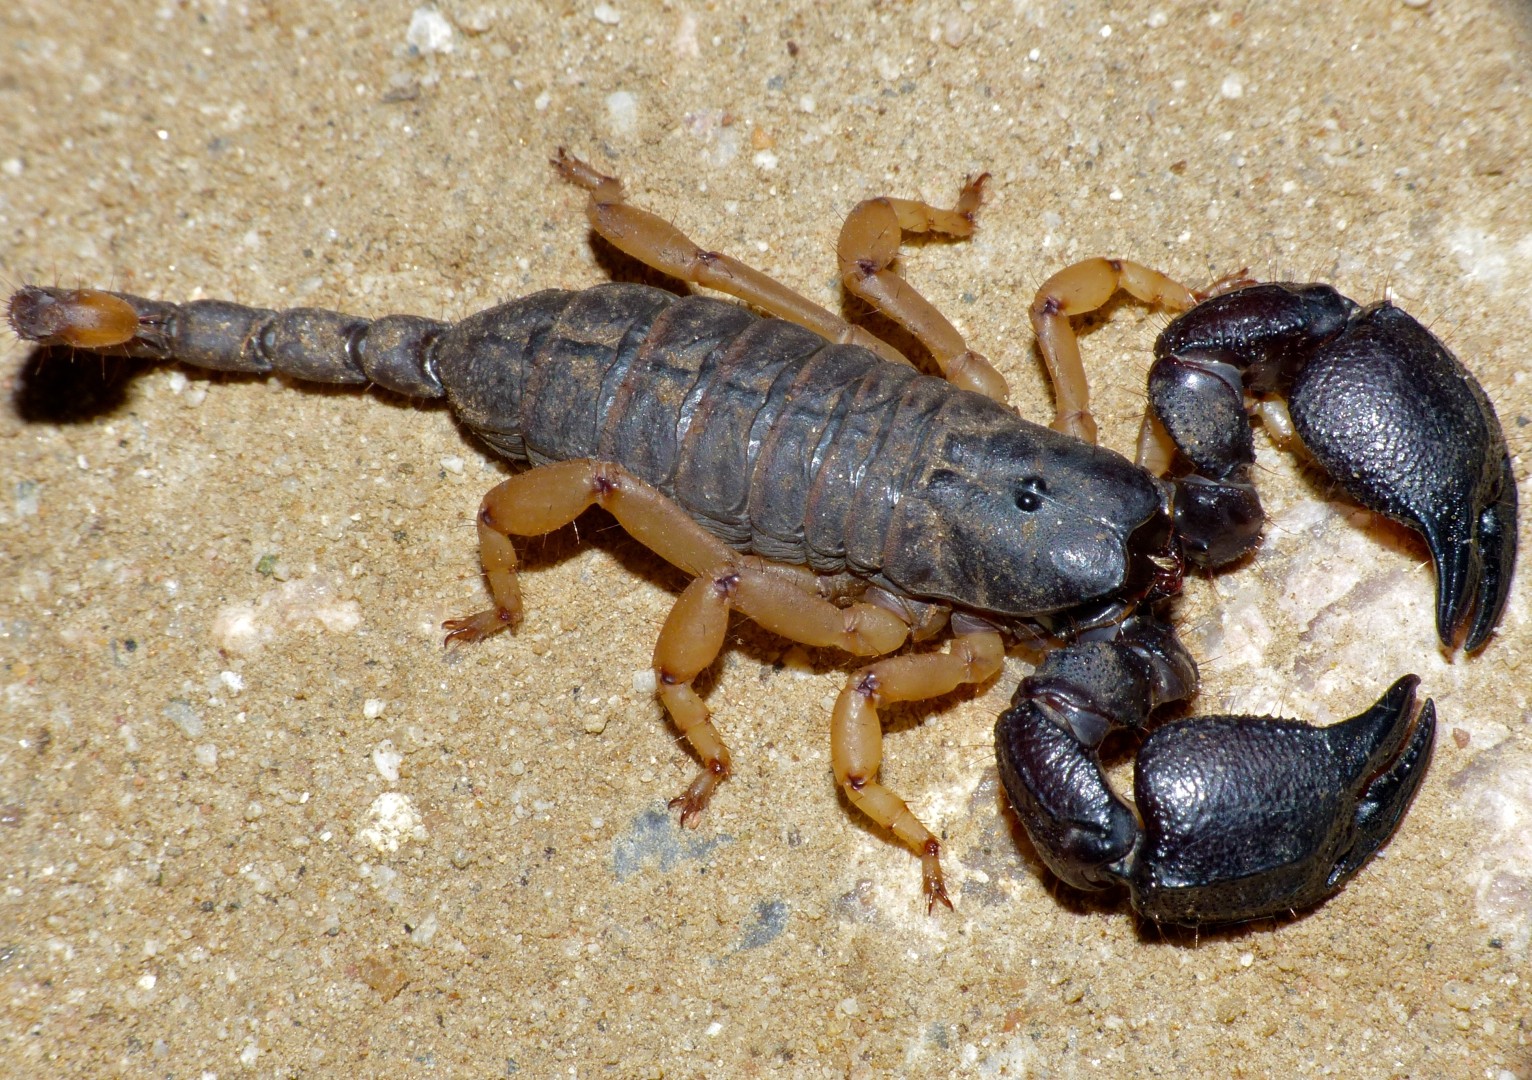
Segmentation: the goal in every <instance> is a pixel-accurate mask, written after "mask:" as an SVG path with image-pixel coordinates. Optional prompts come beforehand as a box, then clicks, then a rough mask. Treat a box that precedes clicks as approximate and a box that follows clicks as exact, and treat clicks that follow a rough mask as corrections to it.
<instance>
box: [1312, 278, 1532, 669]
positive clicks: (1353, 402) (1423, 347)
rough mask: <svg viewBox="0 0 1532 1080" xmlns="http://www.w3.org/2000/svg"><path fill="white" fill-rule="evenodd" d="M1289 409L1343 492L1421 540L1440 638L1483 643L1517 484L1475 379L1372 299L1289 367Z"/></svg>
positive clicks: (1507, 570) (1505, 579)
mask: <svg viewBox="0 0 1532 1080" xmlns="http://www.w3.org/2000/svg"><path fill="white" fill-rule="evenodd" d="M1289 411H1290V412H1291V414H1292V418H1293V426H1294V429H1295V430H1296V431H1297V433H1298V436H1299V437H1300V438H1301V439H1302V440H1303V443H1304V445H1305V446H1307V447H1308V449H1309V451H1310V452H1311V453H1312V454H1313V455H1314V457H1315V459H1317V460H1318V461H1319V463H1320V464H1321V465H1323V466H1324V467H1325V469H1326V470H1327V471H1328V472H1329V473H1330V475H1331V476H1332V477H1334V478H1335V480H1336V482H1337V483H1339V484H1340V485H1341V487H1343V488H1344V489H1345V490H1346V492H1347V493H1348V494H1349V495H1351V497H1352V498H1354V499H1356V500H1357V501H1358V502H1360V503H1361V504H1362V505H1363V506H1365V507H1367V508H1368V509H1370V510H1374V511H1376V512H1378V513H1381V514H1384V515H1385V516H1387V517H1390V518H1392V519H1393V520H1395V521H1398V522H1400V523H1402V524H1404V525H1407V526H1409V527H1411V528H1413V529H1415V530H1416V531H1417V532H1419V533H1420V534H1421V535H1422V536H1423V537H1424V538H1425V541H1426V546H1427V547H1428V548H1429V549H1430V551H1431V557H1432V560H1433V562H1435V564H1436V572H1437V604H1436V629H1437V634H1438V635H1439V636H1440V638H1441V640H1442V643H1443V644H1444V645H1446V646H1447V647H1448V648H1452V647H1454V646H1455V645H1456V644H1457V642H1458V641H1459V640H1460V639H1465V645H1466V646H1467V648H1469V649H1476V648H1478V647H1479V646H1480V645H1482V644H1483V643H1484V642H1485V640H1487V639H1488V637H1489V635H1490V633H1491V632H1492V631H1493V630H1494V628H1495V626H1496V624H1497V623H1498V622H1499V620H1500V616H1501V613H1502V612H1503V610H1504V607H1505V598H1506V592H1507V590H1508V588H1509V583H1510V575H1511V569H1512V567H1513V565H1514V563H1515V559H1516V550H1515V549H1516V541H1515V537H1516V488H1515V477H1514V476H1512V475H1511V471H1510V461H1509V458H1508V457H1507V453H1506V445H1505V435H1504V432H1503V431H1502V430H1501V427H1500V421H1499V419H1498V418H1497V417H1496V415H1495V410H1494V407H1493V406H1492V405H1491V404H1490V402H1489V398H1488V397H1487V396H1486V395H1485V393H1484V390H1483V388H1481V387H1480V386H1479V384H1478V382H1477V381H1476V380H1475V379H1474V377H1473V376H1472V375H1471V374H1469V372H1468V370H1467V369H1466V368H1464V367H1463V365H1462V364H1461V363H1459V362H1458V360H1457V358H1456V357H1454V356H1453V355H1452V353H1451V352H1449V351H1448V350H1447V348H1446V347H1445V346H1444V345H1443V344H1442V343H1441V342H1440V341H1438V340H1437V338H1436V337H1435V336H1434V335H1433V334H1432V333H1431V332H1430V331H1429V330H1427V329H1426V328H1425V327H1424V326H1422V325H1421V324H1420V323H1419V322H1417V321H1416V320H1415V319H1414V318H1412V317H1411V316H1410V315H1408V314H1406V313H1405V312H1403V311H1401V310H1400V309H1398V308H1396V307H1393V306H1392V305H1390V304H1387V303H1383V304H1376V305H1374V306H1372V307H1369V308H1366V309H1364V310H1362V311H1360V312H1358V313H1357V314H1356V315H1355V316H1354V318H1353V319H1352V322H1351V325H1350V326H1349V327H1348V328H1347V329H1346V331H1345V332H1344V333H1343V334H1341V335H1340V336H1338V337H1337V338H1336V339H1335V340H1334V341H1331V342H1329V343H1327V344H1326V345H1325V346H1324V347H1322V348H1321V349H1320V350H1319V351H1317V352H1316V353H1315V355H1314V356H1313V357H1312V358H1311V359H1310V361H1309V362H1308V364H1307V366H1305V367H1304V368H1303V370H1302V371H1301V372H1299V373H1298V375H1297V377H1296V378H1295V380H1294V383H1293V387H1292V393H1291V396H1290V399H1289Z"/></svg>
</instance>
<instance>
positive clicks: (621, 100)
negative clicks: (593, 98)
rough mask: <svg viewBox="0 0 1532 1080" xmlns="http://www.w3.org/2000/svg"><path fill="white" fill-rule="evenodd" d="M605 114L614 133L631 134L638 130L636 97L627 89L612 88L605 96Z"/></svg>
mask: <svg viewBox="0 0 1532 1080" xmlns="http://www.w3.org/2000/svg"><path fill="white" fill-rule="evenodd" d="M606 116H607V119H608V120H609V121H610V122H611V125H612V133H613V134H615V135H631V134H633V132H635V131H637V130H638V98H637V97H635V96H634V95H633V94H632V93H630V92H628V91H627V90H614V91H612V93H610V94H608V95H607V96H606Z"/></svg>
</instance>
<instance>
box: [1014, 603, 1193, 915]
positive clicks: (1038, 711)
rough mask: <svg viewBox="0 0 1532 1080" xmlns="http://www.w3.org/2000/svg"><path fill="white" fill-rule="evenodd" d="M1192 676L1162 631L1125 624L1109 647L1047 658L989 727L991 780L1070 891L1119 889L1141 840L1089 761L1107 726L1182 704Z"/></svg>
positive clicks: (1145, 623) (1086, 644) (1074, 648)
mask: <svg viewBox="0 0 1532 1080" xmlns="http://www.w3.org/2000/svg"><path fill="white" fill-rule="evenodd" d="M1196 682H1197V668H1196V665H1195V664H1194V663H1193V662H1192V660H1191V657H1190V656H1188V655H1187V654H1186V650H1185V649H1184V648H1182V646H1181V644H1180V642H1179V641H1177V640H1176V639H1175V637H1174V636H1173V635H1172V634H1170V633H1169V630H1168V628H1167V627H1164V626H1163V625H1162V624H1159V623H1156V622H1153V621H1151V620H1134V621H1131V622H1130V623H1129V624H1128V625H1127V627H1126V630H1125V632H1124V633H1123V634H1122V635H1121V636H1120V637H1119V638H1118V639H1117V640H1115V641H1081V642H1077V643H1075V644H1073V645H1069V646H1067V647H1065V648H1062V649H1057V650H1055V651H1053V652H1051V653H1049V654H1048V656H1047V657H1046V658H1045V659H1044V660H1043V662H1042V664H1040V665H1039V666H1038V669H1037V671H1035V672H1034V673H1033V674H1032V676H1031V677H1030V678H1027V679H1025V680H1023V682H1022V684H1021V686H1020V687H1019V688H1017V691H1016V696H1015V697H1014V698H1013V699H1012V705H1011V708H1009V709H1007V710H1006V711H1005V712H1004V713H1002V714H1001V716H1000V719H999V721H998V722H997V724H996V725H995V749H996V755H997V758H998V760H999V765H1000V779H1001V781H1002V783H1003V784H1004V785H1005V790H1006V794H1007V796H1008V797H1009V799H1010V801H1011V805H1012V807H1014V808H1015V810H1016V815H1017V817H1018V818H1019V819H1020V820H1021V823H1022V825H1023V826H1024V827H1025V828H1026V830H1027V835H1028V836H1030V837H1031V838H1032V843H1033V845H1034V846H1035V847H1036V848H1037V852H1038V854H1039V855H1040V856H1041V857H1042V860H1043V862H1045V863H1046V864H1047V865H1048V868H1049V869H1050V870H1052V871H1053V872H1054V873H1055V874H1056V875H1058V877H1059V878H1060V879H1061V880H1063V881H1065V882H1067V883H1068V884H1070V885H1073V886H1074V887H1075V888H1077V889H1102V888H1107V887H1109V886H1111V885H1116V884H1121V883H1122V882H1123V880H1124V873H1125V871H1124V868H1125V867H1127V866H1128V865H1129V864H1130V863H1131V861H1132V860H1133V858H1134V852H1135V851H1136V849H1137V848H1138V846H1139V844H1140V842H1141V840H1142V830H1141V829H1140V827H1139V823H1138V818H1137V817H1136V816H1135V815H1134V813H1133V811H1132V810H1131V809H1130V808H1129V807H1128V805H1127V804H1126V803H1124V802H1123V801H1122V799H1120V798H1119V797H1118V796H1117V794H1116V793H1115V792H1113V791H1112V789H1111V786H1110V785H1109V784H1108V783H1107V781H1106V777H1105V775H1104V774H1103V773H1102V771H1101V763H1100V761H1099V760H1098V758H1097V751H1098V750H1099V748H1100V746H1101V743H1102V741H1103V740H1104V739H1105V738H1106V736H1107V734H1108V733H1109V732H1110V731H1112V730H1113V729H1115V728H1136V727H1139V726H1140V725H1142V723H1143V722H1144V719H1145V718H1146V717H1147V715H1148V714H1149V712H1150V710H1152V709H1153V708H1154V707H1155V706H1157V705H1159V704H1160V703H1162V702H1165V701H1171V700H1177V699H1180V698H1184V697H1187V696H1189V695H1190V694H1191V693H1192V691H1193V690H1194V689H1195V688H1196Z"/></svg>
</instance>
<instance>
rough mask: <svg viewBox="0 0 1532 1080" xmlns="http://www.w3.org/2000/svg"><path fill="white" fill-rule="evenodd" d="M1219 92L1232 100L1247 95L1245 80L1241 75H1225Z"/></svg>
mask: <svg viewBox="0 0 1532 1080" xmlns="http://www.w3.org/2000/svg"><path fill="white" fill-rule="evenodd" d="M1218 92H1219V93H1220V94H1222V95H1223V96H1224V97H1226V98H1228V99H1229V100H1230V101H1234V100H1236V99H1238V98H1242V97H1244V96H1245V80H1244V78H1242V77H1241V76H1239V75H1225V76H1224V79H1223V85H1222V86H1220V87H1219V88H1218Z"/></svg>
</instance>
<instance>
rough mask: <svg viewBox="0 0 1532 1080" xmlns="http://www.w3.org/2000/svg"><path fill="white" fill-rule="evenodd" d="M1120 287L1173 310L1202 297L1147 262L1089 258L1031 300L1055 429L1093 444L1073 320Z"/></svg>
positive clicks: (1047, 283) (1093, 430)
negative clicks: (1045, 368) (1051, 383)
mask: <svg viewBox="0 0 1532 1080" xmlns="http://www.w3.org/2000/svg"><path fill="white" fill-rule="evenodd" d="M1119 289H1121V290H1123V291H1124V292H1127V293H1128V294H1129V295H1131V296H1133V297H1135V298H1136V299H1138V300H1142V301H1143V302H1144V303H1146V304H1158V305H1159V306H1161V307H1164V308H1166V309H1167V310H1170V311H1185V310H1186V309H1187V308H1189V307H1191V306H1192V305H1193V304H1195V303H1196V302H1197V300H1198V299H1199V294H1197V293H1194V292H1192V291H1191V290H1190V289H1188V288H1187V287H1186V286H1185V285H1182V284H1181V283H1180V282H1177V281H1174V280H1172V279H1171V278H1168V277H1166V276H1165V275H1164V274H1162V273H1160V272H1159V271H1158V270H1151V269H1150V268H1149V267H1147V266H1141V265H1139V264H1138V263H1135V262H1129V261H1128V260H1126V259H1086V260H1084V261H1083V262H1077V263H1075V264H1074V265H1072V266H1066V267H1065V268H1064V269H1062V270H1060V271H1059V272H1058V273H1057V274H1054V275H1053V276H1052V277H1051V278H1049V279H1048V280H1047V281H1045V282H1043V287H1042V288H1040V289H1038V290H1037V297H1036V298H1035V299H1034V300H1033V301H1032V309H1031V315H1032V329H1033V331H1034V332H1035V333H1036V334H1037V345H1038V348H1039V349H1040V350H1041V351H1042V354H1043V363H1044V365H1046V366H1047V368H1048V377H1049V378H1050V379H1051V380H1052V381H1053V395H1054V403H1055V418H1054V421H1053V429H1054V430H1055V431H1062V432H1064V433H1065V434H1068V435H1073V436H1075V438H1077V439H1082V440H1084V441H1085V442H1089V443H1094V442H1095V441H1096V420H1095V418H1094V417H1092V416H1091V414H1090V404H1089V400H1090V391H1089V389H1088V388H1087V385H1086V381H1085V368H1084V366H1083V365H1082V364H1081V363H1080V345H1079V342H1078V340H1077V339H1076V338H1075V332H1074V327H1073V326H1072V325H1071V324H1070V321H1069V320H1070V318H1071V316H1074V315H1082V314H1084V313H1085V312H1087V311H1095V310H1096V309H1097V308H1099V307H1101V306H1102V305H1103V304H1105V303H1106V302H1107V301H1108V300H1110V299H1111V298H1112V296H1113V294H1115V293H1116V292H1117V290H1119Z"/></svg>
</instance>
